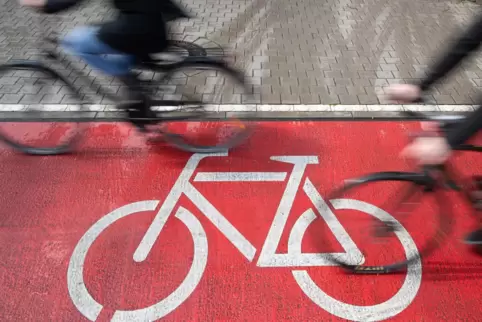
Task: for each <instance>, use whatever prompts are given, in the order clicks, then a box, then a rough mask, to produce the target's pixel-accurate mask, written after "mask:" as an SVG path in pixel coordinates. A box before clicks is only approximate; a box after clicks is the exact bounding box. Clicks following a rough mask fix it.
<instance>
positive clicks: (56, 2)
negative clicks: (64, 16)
mask: <svg viewBox="0 0 482 322" xmlns="http://www.w3.org/2000/svg"><path fill="white" fill-rule="evenodd" d="M81 1H82V0H46V2H45V6H44V7H43V10H42V11H43V12H44V13H57V12H59V11H63V10H66V9H69V8H71V7H73V6H75V5H76V4H78V3H80V2H81Z"/></svg>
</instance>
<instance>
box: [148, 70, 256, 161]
mask: <svg viewBox="0 0 482 322" xmlns="http://www.w3.org/2000/svg"><path fill="white" fill-rule="evenodd" d="M163 84H164V87H163V88H161V89H160V90H158V91H157V92H156V93H154V95H155V97H157V98H158V99H156V100H154V101H153V102H152V104H151V105H152V109H153V110H154V111H157V112H159V113H161V119H162V121H161V123H160V124H159V125H158V129H157V130H158V131H160V132H161V133H162V135H163V139H164V140H165V141H166V142H168V143H169V144H171V145H173V146H174V147H176V148H178V149H181V150H184V151H188V152H194V153H217V152H224V151H227V150H229V149H231V148H233V147H235V146H238V145H240V144H241V143H243V142H244V141H246V140H247V139H248V137H249V136H250V134H251V133H252V130H253V124H252V123H251V122H250V121H249V115H248V111H243V109H242V107H243V105H241V103H242V102H243V101H244V100H249V99H250V96H251V95H252V88H250V87H249V86H248V85H246V84H245V83H244V81H243V77H242V76H241V75H240V74H239V73H238V72H237V71H234V70H232V69H230V68H228V67H226V65H224V64H222V63H216V62H213V63H204V64H200V63H198V62H196V61H194V62H189V61H184V62H183V63H181V64H179V65H178V67H176V68H174V69H172V70H171V71H169V72H168V73H167V74H166V75H165V77H164V78H163ZM223 104H231V106H232V105H233V104H234V105H238V104H239V106H240V112H242V113H240V114H243V117H236V116H235V115H228V114H230V113H224V112H223V111H222V110H223V109H222V106H223Z"/></svg>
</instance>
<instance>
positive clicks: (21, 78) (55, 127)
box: [0, 61, 85, 155]
mask: <svg viewBox="0 0 482 322" xmlns="http://www.w3.org/2000/svg"><path fill="white" fill-rule="evenodd" d="M0 78H11V79H12V81H14V80H17V83H16V84H18V86H22V87H26V88H28V91H29V93H31V94H25V95H24V97H23V98H22V100H21V101H20V103H19V104H18V105H12V106H11V108H10V109H9V111H2V112H1V118H0V119H1V121H0V139H1V140H2V141H3V142H5V143H6V144H7V145H9V146H10V147H12V148H14V149H16V150H18V151H20V152H22V153H26V154H32V155H55V154H63V153H68V152H71V151H72V150H73V148H74V147H75V145H76V143H77V142H78V140H79V138H80V124H79V123H78V122H77V121H76V120H75V121H74V120H73V119H75V115H74V117H72V114H71V115H70V117H69V120H67V121H65V120H63V119H62V118H63V116H65V113H62V112H65V110H66V109H68V110H69V113H75V111H76V113H79V114H78V116H79V117H81V116H82V111H83V107H82V104H81V96H80V94H79V93H78V92H77V91H76V89H75V88H74V87H73V86H72V84H70V82H69V81H68V80H67V79H65V78H64V77H63V76H61V75H60V74H58V73H57V72H56V71H54V70H52V69H50V68H48V67H46V66H44V65H42V64H40V63H37V62H28V61H25V62H13V63H9V64H5V65H2V66H0ZM62 94H64V97H66V98H68V100H69V101H68V102H69V104H68V105H64V104H52V105H49V104H48V101H49V97H50V96H53V95H62ZM30 102H32V103H30ZM84 116H85V115H84Z"/></svg>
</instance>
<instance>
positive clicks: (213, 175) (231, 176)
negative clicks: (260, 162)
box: [194, 172, 286, 182]
mask: <svg viewBox="0 0 482 322" xmlns="http://www.w3.org/2000/svg"><path fill="white" fill-rule="evenodd" d="M285 179H286V172H199V173H198V174H197V175H196V177H195V178H194V181H199V182H236V181H238V182H239V181H241V182H254V181H284V180H285Z"/></svg>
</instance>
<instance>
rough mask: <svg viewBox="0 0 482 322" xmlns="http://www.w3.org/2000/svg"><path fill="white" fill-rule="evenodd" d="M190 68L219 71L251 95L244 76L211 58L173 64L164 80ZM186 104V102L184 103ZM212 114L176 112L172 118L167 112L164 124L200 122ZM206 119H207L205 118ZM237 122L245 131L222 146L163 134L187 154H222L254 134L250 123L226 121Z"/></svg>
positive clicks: (177, 135)
mask: <svg viewBox="0 0 482 322" xmlns="http://www.w3.org/2000/svg"><path fill="white" fill-rule="evenodd" d="M188 68H194V69H203V70H217V71H219V72H221V73H224V74H225V75H227V76H229V77H231V78H232V79H233V80H234V81H235V82H236V83H237V84H238V85H240V86H242V87H243V88H244V92H245V95H249V94H251V90H250V89H249V88H248V86H247V85H246V83H245V81H244V75H243V74H242V73H241V72H239V71H237V70H235V69H233V68H231V67H229V66H228V65H227V64H226V63H225V62H223V61H222V60H215V59H210V58H209V57H188V58H186V59H185V60H184V61H182V62H179V63H177V64H173V65H172V68H169V69H168V71H167V73H166V74H165V75H164V77H163V79H164V80H165V79H169V78H170V76H171V75H172V74H173V73H175V72H178V71H179V70H182V69H188ZM184 103H186V102H184ZM179 105H182V102H180V104H179ZM209 113H212V112H207V111H193V112H179V111H176V114H177V116H175V117H174V118H170V117H169V114H174V113H172V112H166V113H165V115H166V120H164V122H166V123H167V122H169V121H172V120H175V121H179V120H186V121H189V120H192V121H199V120H201V119H203V115H207V114H209ZM182 114H184V115H182ZM204 119H205V118H204ZM233 119H235V120H237V121H238V122H240V123H242V125H243V127H244V130H242V131H240V132H239V133H237V134H236V135H235V136H233V137H232V138H230V139H229V140H228V141H226V142H223V143H221V144H216V145H213V146H209V145H196V144H190V143H188V142H187V141H186V140H185V139H184V138H183V136H182V135H179V134H174V133H169V132H163V133H162V134H163V136H164V140H165V141H166V142H167V143H168V144H170V145H172V146H174V147H175V148H177V149H180V150H183V151H186V152H192V153H221V152H226V151H229V150H231V149H232V148H234V147H237V146H239V145H241V144H242V143H243V142H245V141H246V140H247V139H248V138H249V137H250V136H251V134H252V132H253V126H252V124H251V123H250V122H245V121H244V122H243V121H241V120H240V119H238V118H235V117H231V118H225V119H224V120H226V121H229V120H233Z"/></svg>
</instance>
